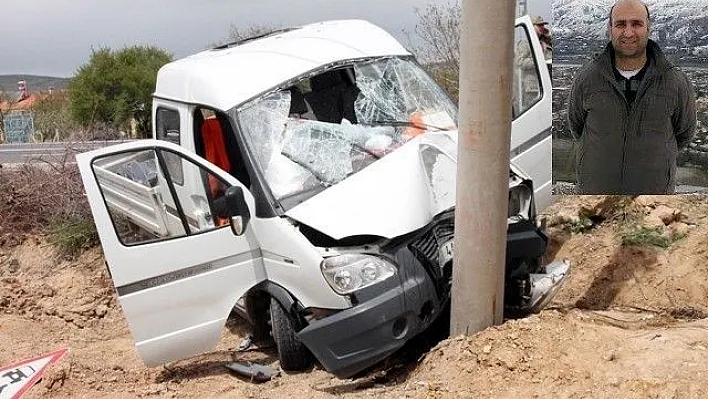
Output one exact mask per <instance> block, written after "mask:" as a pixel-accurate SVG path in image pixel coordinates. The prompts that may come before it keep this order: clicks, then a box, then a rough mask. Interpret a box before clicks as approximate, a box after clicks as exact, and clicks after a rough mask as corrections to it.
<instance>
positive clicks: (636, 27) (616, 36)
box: [610, 2, 649, 58]
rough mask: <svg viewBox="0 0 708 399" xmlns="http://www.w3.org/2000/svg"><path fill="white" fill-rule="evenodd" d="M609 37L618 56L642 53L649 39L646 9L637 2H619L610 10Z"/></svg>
mask: <svg viewBox="0 0 708 399" xmlns="http://www.w3.org/2000/svg"><path fill="white" fill-rule="evenodd" d="M610 38H611V40H612V47H614V49H615V54H616V55H617V56H618V57H626V58H634V57H638V56H641V55H642V54H644V52H645V50H646V48H647V42H648V40H649V21H648V20H647V11H646V9H645V8H644V6H643V5H642V4H641V3H639V2H621V3H619V4H617V5H616V6H615V8H614V10H613V11H612V18H611V25H610Z"/></svg>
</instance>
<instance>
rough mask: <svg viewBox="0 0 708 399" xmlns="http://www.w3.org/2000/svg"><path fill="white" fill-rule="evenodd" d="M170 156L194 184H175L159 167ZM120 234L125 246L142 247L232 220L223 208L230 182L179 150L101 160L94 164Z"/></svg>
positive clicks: (223, 224) (150, 151)
mask: <svg viewBox="0 0 708 399" xmlns="http://www.w3.org/2000/svg"><path fill="white" fill-rule="evenodd" d="M168 157H171V159H174V160H176V161H177V162H179V167H180V168H179V170H180V171H181V170H183V169H184V170H186V171H187V175H188V176H191V177H190V182H191V184H188V185H185V186H182V187H177V186H176V185H174V184H173V183H174V179H173V176H172V175H171V172H170V171H169V167H167V168H165V169H163V168H161V167H160V165H162V164H163V162H164V163H167V159H168ZM91 167H92V168H93V172H94V174H95V176H96V179H97V181H98V186H99V188H100V190H101V195H102V196H103V198H104V201H105V202H106V205H107V208H108V213H109V214H110V216H111V219H112V221H113V224H114V228H115V230H116V235H117V236H118V238H119V239H120V241H121V242H122V243H123V244H124V245H138V244H144V243H149V242H154V241H162V240H168V239H174V238H179V237H184V236H187V235H194V234H199V233H202V232H206V231H210V230H214V229H217V228H220V227H222V226H225V225H227V224H228V219H226V218H224V217H223V216H221V217H220V216H219V215H218V214H217V213H218V212H217V209H219V206H221V208H223V207H224V205H223V204H224V201H225V200H224V193H225V191H226V189H227V188H228V184H227V183H226V182H224V181H223V180H221V178H219V177H218V176H216V175H215V174H213V173H211V172H210V171H209V170H207V169H205V168H203V167H201V166H199V165H197V164H195V163H193V162H192V161H190V160H189V159H186V158H184V157H182V156H180V155H179V154H175V153H172V152H169V151H163V150H157V151H155V150H153V149H149V150H132V151H129V152H123V153H119V154H115V155H108V156H104V157H101V158H97V159H96V160H94V161H93V162H92V164H91Z"/></svg>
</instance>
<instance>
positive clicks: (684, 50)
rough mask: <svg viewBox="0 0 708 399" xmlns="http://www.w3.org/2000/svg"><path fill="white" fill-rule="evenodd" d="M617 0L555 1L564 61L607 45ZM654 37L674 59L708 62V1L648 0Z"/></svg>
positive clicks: (555, 29)
mask: <svg viewBox="0 0 708 399" xmlns="http://www.w3.org/2000/svg"><path fill="white" fill-rule="evenodd" d="M612 3H614V0H554V1H553V24H552V29H553V34H554V38H555V50H556V54H558V55H559V56H560V58H561V59H563V58H564V57H566V58H571V59H572V58H573V57H574V56H579V55H585V56H589V55H590V54H591V53H592V52H595V51H599V50H601V49H602V47H603V46H604V45H605V44H606V43H607V22H608V14H609V10H610V7H611V5H612ZM646 4H647V6H648V7H649V11H650V13H651V18H652V28H651V38H652V39H654V40H656V41H657V42H658V43H659V44H660V45H661V46H662V48H664V51H665V52H666V53H667V54H668V55H669V56H672V58H674V59H675V60H678V61H685V62H691V63H704V62H708V0H646Z"/></svg>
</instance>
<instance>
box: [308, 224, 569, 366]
mask: <svg viewBox="0 0 708 399" xmlns="http://www.w3.org/2000/svg"><path fill="white" fill-rule="evenodd" d="M452 221H454V219H452V220H451V219H450V217H449V215H448V216H446V217H443V218H440V219H438V221H437V223H435V224H433V225H432V226H430V227H429V228H428V229H425V231H423V232H422V233H421V234H420V235H419V236H418V237H417V238H416V239H413V240H412V241H410V242H409V243H408V244H407V245H402V246H401V247H399V248H398V249H397V250H396V252H395V254H394V257H395V259H396V262H397V263H398V265H399V267H400V270H399V274H398V275H397V278H391V279H389V280H386V281H384V282H383V283H381V285H379V286H377V287H370V289H369V290H368V292H367V293H362V295H357V298H356V299H357V300H356V301H354V302H355V303H356V305H355V306H353V307H351V308H349V309H346V310H342V311H340V312H337V313H335V314H333V315H331V316H328V317H325V318H322V319H319V320H313V321H311V322H310V324H309V325H308V326H307V327H305V328H304V329H303V330H301V331H300V332H299V333H298V336H299V338H300V339H301V340H302V342H303V343H304V344H305V345H306V346H307V347H308V348H309V349H310V351H311V352H312V353H313V354H314V355H315V357H316V358H317V359H318V360H319V361H320V363H321V364H322V365H323V366H324V368H325V369H326V370H328V371H329V372H331V373H332V374H334V375H336V376H337V377H339V378H348V377H351V376H352V375H354V374H356V373H358V372H360V371H362V370H364V369H366V368H368V367H370V366H372V365H374V364H376V363H378V362H379V361H381V360H383V359H385V358H386V357H388V356H389V355H391V354H392V353H393V352H395V351H396V350H397V349H399V348H401V347H402V346H403V345H404V344H405V343H406V342H407V341H408V340H409V339H411V338H413V337H414V336H416V335H418V334H419V333H421V332H423V331H424V330H425V329H427V328H428V327H429V326H430V324H431V323H432V322H433V321H434V320H435V318H437V317H438V315H440V314H441V313H442V310H443V308H444V307H445V306H446V305H447V304H449V295H450V290H449V285H450V279H451V271H450V269H449V268H450V267H451V261H450V264H448V265H444V266H447V267H443V268H440V266H439V265H438V263H437V259H438V257H437V253H438V250H439V249H440V248H441V247H440V246H437V245H438V244H436V243H437V242H440V243H441V244H442V243H444V242H446V240H449V237H450V234H451V233H452V231H451V230H450V229H449V228H448V226H449V223H451V222H452ZM431 234H432V235H435V236H436V237H437V234H441V235H442V236H443V237H444V240H438V239H434V240H433V239H431ZM421 242H425V243H426V245H428V247H430V245H436V247H435V248H434V249H431V250H430V251H426V252H430V257H431V258H427V257H426V256H423V255H424V254H423V253H422V252H421V251H419V250H418V249H417V247H416V246H417V245H420V243H421ZM546 242H547V239H546V237H545V235H544V234H543V233H542V232H541V231H540V230H539V229H538V228H537V227H536V226H534V225H533V224H532V223H522V224H520V225H516V226H514V227H513V228H512V226H510V228H509V232H508V235H507V272H506V279H507V288H506V289H507V290H508V289H510V287H517V285H514V284H509V281H510V280H512V279H518V278H519V277H518V270H517V269H524V268H527V267H528V265H526V264H524V265H521V266H519V265H520V264H519V263H514V262H512V261H511V259H512V257H514V256H519V254H523V255H524V256H525V257H528V256H533V257H540V256H541V255H543V253H544V252H545V248H546ZM431 243H433V244H431ZM429 249H430V248H429ZM510 264H515V265H517V268H516V269H514V270H511V269H510V268H509V267H510V266H509V265H510ZM431 265H432V267H437V268H439V270H434V271H431V269H430V268H431ZM569 272H570V263H569V262H568V261H566V260H564V261H557V262H552V263H551V264H549V265H546V266H543V267H540V268H539V267H536V268H531V269H530V272H528V271H527V272H524V281H525V283H524V284H523V290H522V291H520V292H519V293H518V294H515V295H516V297H517V298H519V300H518V301H515V310H516V311H522V312H526V313H529V312H538V311H540V310H541V309H542V308H543V307H544V306H546V305H547V304H548V303H549V302H550V300H551V299H552V298H553V296H554V295H555V294H556V293H557V291H558V289H559V288H560V286H561V285H562V283H563V282H564V281H565V279H566V277H567V276H568V274H569ZM513 289H516V288H513Z"/></svg>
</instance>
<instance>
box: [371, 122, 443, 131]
mask: <svg viewBox="0 0 708 399" xmlns="http://www.w3.org/2000/svg"><path fill="white" fill-rule="evenodd" d="M364 124H366V125H372V126H379V125H384V126H405V127H415V128H418V129H424V130H430V129H435V131H436V132H441V131H444V130H448V129H444V128H442V127H438V126H433V125H429V124H427V123H422V122H413V121H370V122H365V123H364Z"/></svg>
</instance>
